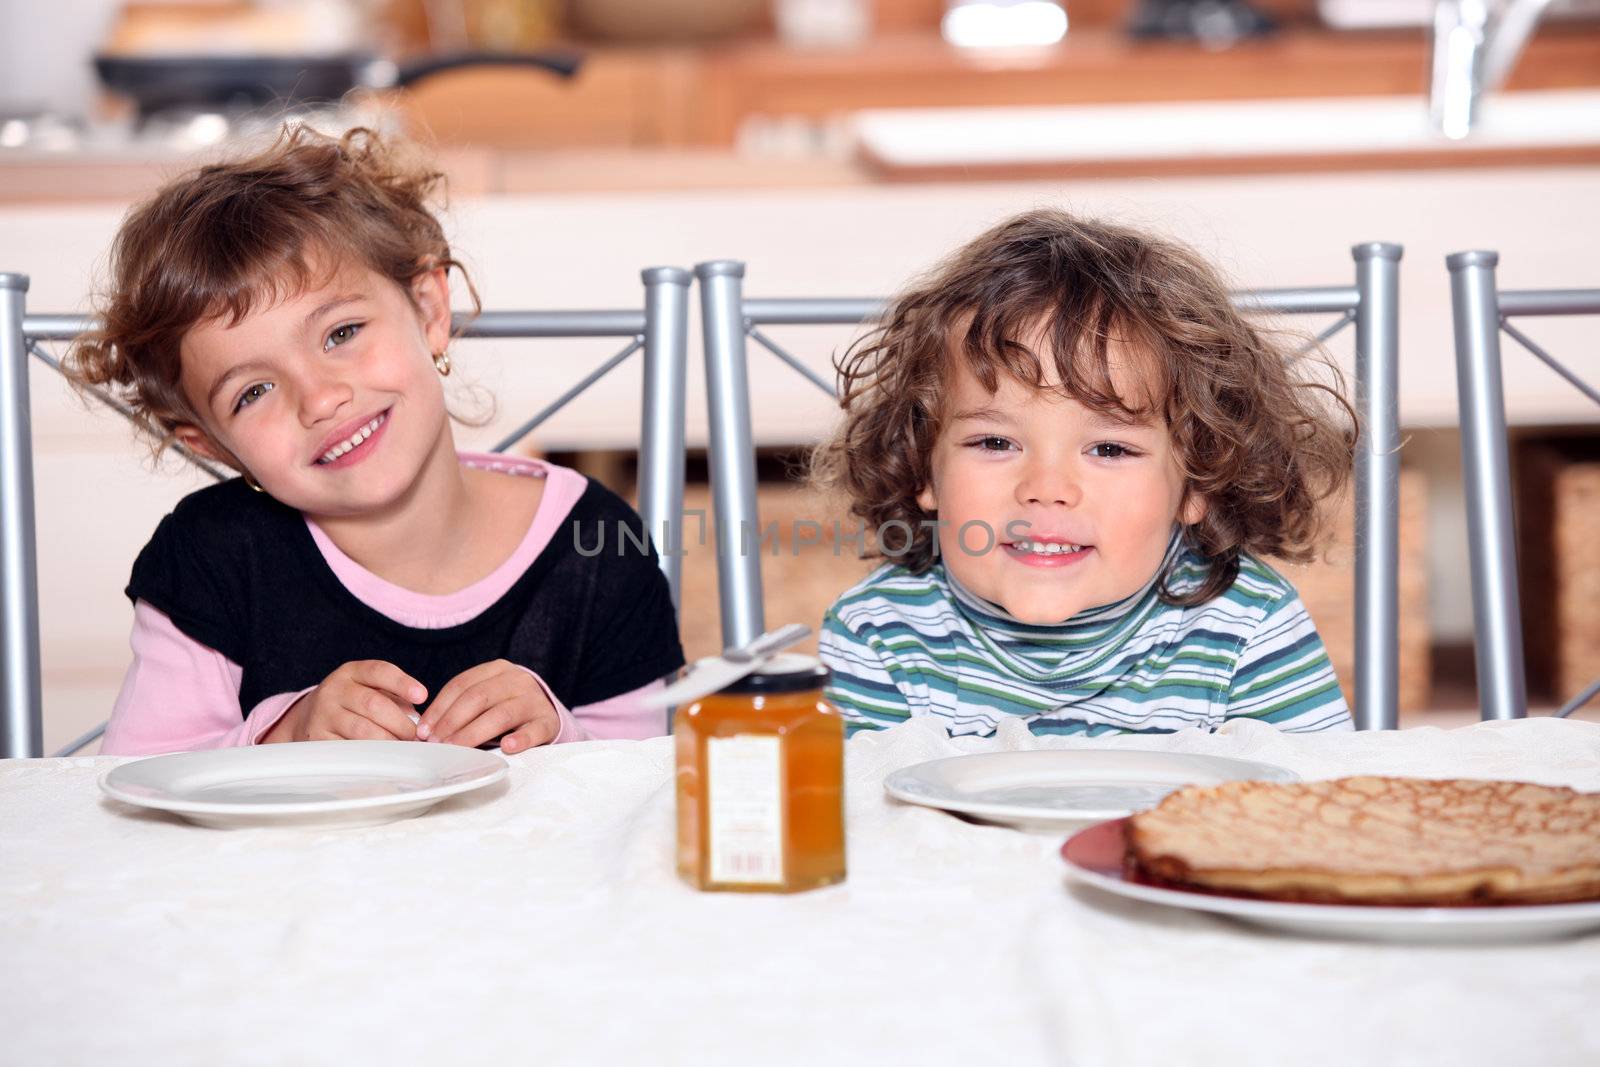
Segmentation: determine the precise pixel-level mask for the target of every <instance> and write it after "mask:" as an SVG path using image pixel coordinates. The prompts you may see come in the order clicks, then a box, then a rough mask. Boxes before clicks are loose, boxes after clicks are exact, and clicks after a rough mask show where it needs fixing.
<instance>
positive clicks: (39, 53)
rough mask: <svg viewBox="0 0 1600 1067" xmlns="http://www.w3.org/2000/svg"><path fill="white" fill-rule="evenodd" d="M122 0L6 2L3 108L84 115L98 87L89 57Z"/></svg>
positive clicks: (0, 63) (2, 9)
mask: <svg viewBox="0 0 1600 1067" xmlns="http://www.w3.org/2000/svg"><path fill="white" fill-rule="evenodd" d="M121 6H122V4H121V2H120V0H64V2H55V3H45V2H41V0H7V2H6V3H4V4H0V110H15V109H20V108H24V107H35V108H45V109H48V110H51V111H54V112H56V113H58V114H68V115H86V114H88V113H89V111H90V108H91V105H92V104H93V102H94V99H95V96H96V93H97V89H96V87H97V86H98V84H99V83H98V81H97V80H96V79H95V74H94V69H93V67H91V66H90V60H89V57H90V56H91V55H93V54H94V52H95V51H96V50H97V49H98V48H99V47H100V45H101V44H102V43H104V41H105V37H106V34H107V32H108V31H109V29H110V27H111V20H112V16H113V15H114V14H115V13H116V11H117V9H118V8H120V7H121Z"/></svg>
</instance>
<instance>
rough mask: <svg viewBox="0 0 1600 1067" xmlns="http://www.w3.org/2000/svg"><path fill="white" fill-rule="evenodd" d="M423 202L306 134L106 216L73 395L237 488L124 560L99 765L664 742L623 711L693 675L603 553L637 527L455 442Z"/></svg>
mask: <svg viewBox="0 0 1600 1067" xmlns="http://www.w3.org/2000/svg"><path fill="white" fill-rule="evenodd" d="M439 182H440V175H438V174H437V173H434V172H431V171H429V170H426V169H423V168H419V167H416V166H413V165H410V164H408V163H407V162H405V161H404V159H403V158H402V157H401V153H400V152H399V150H398V149H397V148H396V147H395V146H391V145H387V144H385V143H384V142H383V141H382V140H380V139H379V138H378V137H377V136H375V135H373V134H371V133H369V132H367V131H361V130H357V131H352V132H351V133H349V134H347V135H345V136H344V137H343V138H340V139H338V140H333V139H330V138H327V137H324V136H321V135H318V134H314V133H311V132H309V131H307V130H304V129H296V130H292V131H286V132H285V133H284V135H283V136H282V137H281V138H280V139H279V141H278V143H277V144H276V145H274V146H273V147H272V148H271V149H269V150H267V151H265V152H263V153H261V154H259V155H256V156H253V157H251V158H247V159H240V160H238V161H236V162H231V163H225V164H222V165H217V166H208V167H203V168H201V169H200V170H198V171H195V172H193V173H191V174H188V175H185V176H183V177H181V178H179V179H178V180H176V181H174V182H173V183H172V184H170V185H168V186H167V187H166V188H164V189H162V190H161V191H160V192H158V193H157V194H156V195H155V196H154V197H153V198H152V199H151V200H149V201H148V202H146V203H144V204H142V205H140V206H139V207H137V208H136V209H135V210H134V211H133V212H132V213H131V214H130V215H129V216H128V218H127V219H126V221H125V222H124V223H123V226H122V229H121V231H120V232H119V234H118V235H117V239H116V243H115V245H114V248H113V253H112V258H113V264H112V274H113V278H112V285H111V292H110V294H109V298H108V300H107V302H106V307H105V309H104V326H103V329H101V330H100V331H99V333H98V334H96V335H94V336H92V337H90V338H87V339H86V340H85V341H84V342H83V343H82V344H80V345H79V346H78V347H77V348H76V349H75V350H74V353H73V358H72V361H71V365H72V368H73V372H74V375H75V378H76V380H77V381H78V382H80V383H84V384H96V385H109V386H111V387H113V388H114V389H116V390H117V391H118V392H119V393H120V394H122V395H123V396H124V398H125V399H126V400H127V402H128V403H129V404H130V406H131V407H132V408H133V410H134V412H135V413H136V415H137V417H138V419H139V422H140V424H141V426H142V427H143V428H144V429H145V430H146V431H148V432H149V433H150V434H151V435H152V436H154V437H155V439H156V440H157V441H158V442H159V443H160V445H162V446H164V445H165V444H167V443H170V442H171V441H173V440H176V441H180V442H182V443H183V444H184V445H185V446H187V447H188V448H189V449H191V450H193V451H194V452H196V453H199V454H200V455H202V456H206V457H209V458H211V459H213V460H216V461H218V462H220V463H223V464H226V465H227V466H229V467H232V468H233V469H234V470H236V471H238V472H239V474H240V477H239V478H236V479H232V480H230V481H227V482H225V483H223V484H221V485H217V486H214V487H211V488H207V489H202V490H200V491H199V492H196V493H193V494H191V495H189V496H188V497H186V498H184V499H183V500H182V501H181V502H180V503H179V504H178V506H177V508H176V509H175V510H174V511H173V513H172V514H171V515H168V516H167V517H166V518H165V519H163V520H162V522H161V524H160V526H159V527H158V528H157V529H156V532H155V535H154V537H152V538H151V540H150V542H149V544H147V545H146V546H145V548H144V550H143V551H142V552H141V553H140V554H139V557H138V559H137V561H136V562H135V563H134V566H133V576H132V579H131V580H130V582H129V585H128V589H127V592H128V596H129V597H130V598H132V600H133V602H134V622H133V637H132V646H133V655H134V658H133V664H132V666H131V667H130V668H129V670H128V674H127V677H126V679H125V681H124V683H123V687H122V692H121V695H120V696H119V697H118V699H117V703H116V707H115V709H114V711H113V712H112V716H111V722H110V724H109V726H108V727H107V729H106V735H105V740H104V743H103V745H102V751H103V752H107V753H117V754H129V753H149V752H163V751H172V750H175V749H193V748H213V747H220V746H226V745H250V744H257V743H261V742H270V741H301V740H308V739H325V738H368V739H379V740H382V739H391V738H392V739H398V740H405V741H411V740H422V741H437V742H448V743H453V744H461V745H480V744H484V743H486V742H491V741H493V740H495V739H497V738H499V739H501V744H502V747H503V749H504V751H506V752H518V751H522V750H524V749H526V748H528V747H530V746H533V745H541V744H545V743H548V742H559V741H576V740H582V739H584V738H588V737H640V736H649V735H652V734H659V733H661V732H663V728H664V722H663V721H662V718H661V715H660V713H659V712H655V713H650V712H646V711H642V710H641V709H639V708H638V707H637V706H636V704H637V701H638V698H639V697H640V695H642V693H643V692H644V691H647V690H650V689H653V688H656V687H658V686H659V685H660V679H662V678H663V677H664V676H665V675H668V674H671V673H672V672H674V671H676V670H677V668H678V667H680V666H681V665H682V663H683V653H682V651H681V649H680V647H679V644H678V633H677V623H676V616H675V613H674V611H673V607H672V601H671V597H670V595H669V592H668V588H667V584H666V580H665V578H664V577H663V575H662V574H661V572H660V570H659V569H658V567H657V562H656V558H655V555H654V553H653V552H651V551H649V550H648V549H645V550H643V551H639V550H637V549H635V550H634V551H632V552H631V553H629V554H623V555H618V554H616V553H614V552H609V551H608V552H606V553H603V554H600V555H596V554H594V553H593V551H592V544H593V541H594V539H595V536H596V534H595V531H594V527H595V525H599V526H600V527H601V528H602V529H604V528H606V527H616V525H617V524H618V523H624V522H625V523H627V524H629V525H630V526H631V527H632V528H633V530H634V532H635V534H636V535H638V534H639V533H640V530H641V527H642V523H641V522H640V520H639V518H638V516H637V515H635V514H634V513H633V512H632V511H631V510H630V509H629V508H628V506H627V505H626V504H625V503H623V502H622V501H621V500H620V499H618V498H617V497H616V496H615V495H613V494H612V493H610V492H608V491H607V490H606V489H604V488H602V487H601V486H600V485H598V484H596V483H593V482H590V481H588V480H586V479H585V478H584V477H583V476H582V475H580V474H578V473H577V472H575V471H572V470H568V469H565V468H562V467H558V466H555V465H553V464H548V463H541V462H536V461H533V460H524V459H517V458H512V457H508V456H495V455H486V454H475V453H458V452H457V451H456V447H455V442H454V440H453V438H452V435H451V428H450V422H449V419H448V416H447V413H446V410H445V402H444V390H443V378H444V377H445V376H446V375H448V374H449V373H450V354H449V351H448V345H449V342H450V340H451V315H450V292H449V284H448V281H447V272H448V270H449V269H450V268H451V267H456V268H457V269H460V264H459V263H457V262H456V260H455V259H453V258H452V256H451V252H450V246H449V244H448V243H447V242H446V241H445V238H444V233H443V231H442V229H441V228H440V225H439V223H438V221H437V220H436V219H435V218H434V216H433V215H432V213H431V212H430V211H429V209H428V207H427V203H426V201H427V199H428V197H429V196H430V194H431V193H432V192H433V190H434V189H435V187H436V186H437V185H438V184H439ZM467 286H468V289H469V291H472V293H473V301H474V304H475V305H476V299H477V298H476V292H475V291H473V290H472V287H471V282H470V280H469V281H468V282H467ZM575 526H582V527H586V528H587V529H588V533H587V535H586V540H585V542H584V543H585V544H588V545H590V546H591V549H590V551H589V552H588V553H587V554H585V553H583V552H579V551H578V550H577V548H578V543H577V541H576V539H575V537H574V533H575V532H576V531H575V529H574V528H575ZM612 532H613V533H615V532H616V530H615V529H613V531H612ZM615 542H621V543H622V544H630V543H631V544H633V545H637V544H639V543H641V542H640V541H639V540H633V541H630V539H629V538H627V537H614V538H613V543H615ZM419 711H420V712H421V714H420V720H419V718H418V715H417V712H419Z"/></svg>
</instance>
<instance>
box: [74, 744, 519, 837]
mask: <svg viewBox="0 0 1600 1067" xmlns="http://www.w3.org/2000/svg"><path fill="white" fill-rule="evenodd" d="M507 767H508V765H507V764H506V761H505V758H504V757H503V756H500V755H498V754H496V753H493V752H480V751H479V750H477V749H475V748H461V747H459V746H456V745H440V744H432V745H430V744H425V743H423V742H420V741H301V742H297V743H294V744H285V745H256V746H253V747H249V748H222V749H213V750H209V751H204V752H178V753H174V754H172V755H170V756H153V757H151V758H149V759H142V760H136V761H134V762H132V763H124V764H122V765H120V766H118V767H113V768H112V769H111V770H109V771H107V772H106V773H105V775H103V776H102V777H101V779H100V788H101V789H102V790H104V791H105V793H106V794H107V795H108V796H111V797H113V798H115V799H117V800H120V801H122V802H123V803H124V804H132V805H135V806H137V807H142V808H153V809H155V810H157V811H167V812H171V813H173V814H174V815H179V816H182V817H183V818H185V819H188V820H189V821H190V822H195V823H199V824H201V825H203V826H214V827H222V828H233V827H246V826H295V827H309V828H317V829H323V828H330V827H337V826H372V825H375V824H377V823H385V822H392V821H394V820H396V819H406V818H410V817H411V816H413V815H420V814H421V813H422V812H424V811H426V810H427V809H429V808H431V807H433V805H435V804H437V803H438V802H439V801H441V800H443V799H445V798H446V797H450V796H455V795H457V794H459V793H466V792H469V791H471V790H474V789H482V788H483V787H484V786H488V785H493V784H494V783H495V782H498V781H499V780H500V779H502V778H504V777H505V776H506V771H507Z"/></svg>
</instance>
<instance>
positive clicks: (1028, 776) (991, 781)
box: [883, 749, 1300, 831]
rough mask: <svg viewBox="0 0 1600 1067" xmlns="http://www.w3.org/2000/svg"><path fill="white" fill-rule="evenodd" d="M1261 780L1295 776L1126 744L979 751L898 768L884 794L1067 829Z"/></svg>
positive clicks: (977, 815) (1024, 824)
mask: <svg viewBox="0 0 1600 1067" xmlns="http://www.w3.org/2000/svg"><path fill="white" fill-rule="evenodd" d="M1243 779H1259V780H1261V781H1267V782H1298V781H1299V780H1300V776H1299V775H1298V774H1295V773H1294V772H1293V771H1291V770H1289V769H1288V768H1286V767H1279V766H1276V765H1274V764H1270V763H1257V762H1254V761H1252V760H1241V759H1230V758H1226V757H1223V756H1198V755H1190V754H1188V753H1182V752H1146V751H1133V750H1128V749H1090V750H1081V749H1080V750H1060V749H1041V750H1037V751H1033V752H983V753H978V754H975V755H970V756H951V757H948V758H946V759H937V760H930V761H929V762H927V763H918V764H915V765H914V766H911V767H904V768H901V769H900V770H898V771H895V772H894V773H893V774H891V775H889V776H888V777H887V778H885V779H884V782H883V787H884V789H886V790H888V792H889V795H890V796H892V797H895V798H896V799H899V800H904V801H907V802H908V803H911V804H921V805H924V806H926V807H930V808H939V809H941V810H943V811H952V812H956V813H958V814H961V815H966V816H969V817H971V818H974V819H981V820H983V821H984V822H996V823H1003V824H1005V825H1007V826H1016V827H1019V828H1021V829H1030V830H1051V831H1055V830H1067V829H1072V828H1074V827H1079V826H1083V825H1086V824H1088V823H1094V822H1103V821H1105V820H1106V819H1117V818H1121V817H1122V816H1124V815H1128V814H1131V813H1132V812H1135V811H1143V810H1145V809H1146V808H1150V807H1154V806H1155V805H1156V804H1158V803H1160V801H1161V798H1162V797H1165V796H1166V795H1167V794H1168V793H1171V792H1172V791H1173V790H1176V789H1181V788H1182V787H1184V786H1186V785H1218V784H1220V783H1222V782H1232V781H1239V780H1243Z"/></svg>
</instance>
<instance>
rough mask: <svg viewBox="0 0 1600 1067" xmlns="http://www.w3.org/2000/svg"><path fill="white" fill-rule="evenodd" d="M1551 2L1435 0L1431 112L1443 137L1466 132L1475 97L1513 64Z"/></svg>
mask: <svg viewBox="0 0 1600 1067" xmlns="http://www.w3.org/2000/svg"><path fill="white" fill-rule="evenodd" d="M1549 4H1550V0H1501V2H1499V3H1493V4H1491V2H1490V0H1437V3H1435V5H1434V9H1433V75H1432V80H1431V85H1432V89H1431V92H1430V108H1429V110H1430V112H1431V114H1432V116H1433V125H1434V128H1435V129H1437V130H1438V131H1439V132H1440V133H1442V134H1444V135H1445V136H1446V137H1449V138H1452V139H1457V140H1459V139H1460V138H1463V137H1465V136H1467V134H1468V133H1470V132H1471V131H1472V126H1473V123H1474V122H1475V121H1477V117H1478V101H1479V100H1480V98H1481V97H1482V96H1483V94H1484V93H1486V92H1489V91H1490V90H1493V89H1497V88H1499V87H1500V86H1501V85H1502V84H1503V83H1504V82H1505V80H1506V76H1507V75H1509V74H1510V73H1511V68H1512V67H1514V66H1516V63H1517V57H1518V56H1520V55H1521V54H1522V49H1523V46H1524V45H1526V44H1527V43H1528V38H1529V37H1530V36H1532V34H1533V28H1534V26H1535V25H1536V24H1537V23H1538V21H1539V16H1540V15H1542V14H1544V9H1545V8H1546V7H1548V6H1549Z"/></svg>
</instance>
